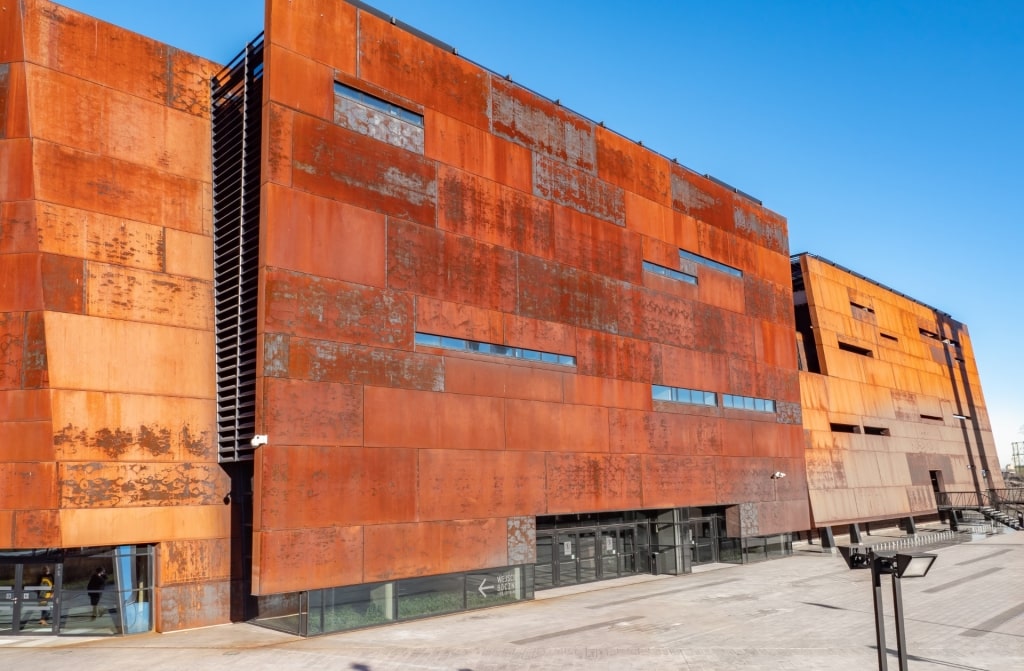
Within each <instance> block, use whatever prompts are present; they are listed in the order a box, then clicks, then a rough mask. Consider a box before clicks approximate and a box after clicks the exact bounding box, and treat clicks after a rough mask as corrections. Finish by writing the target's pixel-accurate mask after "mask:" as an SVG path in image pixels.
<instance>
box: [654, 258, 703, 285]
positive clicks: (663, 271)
mask: <svg viewBox="0 0 1024 671" xmlns="http://www.w3.org/2000/svg"><path fill="white" fill-rule="evenodd" d="M644 270H646V271H647V272H649V273H654V274H655V275H664V276H665V277H668V278H671V279H673V280H679V281H680V282H686V283H688V284H697V278H696V277H694V276H693V275H689V274H687V273H684V272H682V271H679V270H672V269H671V268H666V267H665V266H659V265H658V264H656V263H651V262H650V261H644Z"/></svg>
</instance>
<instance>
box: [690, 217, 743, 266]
mask: <svg viewBox="0 0 1024 671" xmlns="http://www.w3.org/2000/svg"><path fill="white" fill-rule="evenodd" d="M697 240H698V247H697V249H696V250H690V251H696V252H697V253H698V254H700V255H701V256H706V257H708V258H709V259H714V260H715V261H718V262H719V263H724V264H726V265H729V266H732V267H734V268H739V269H740V270H742V271H744V272H745V273H749V272H751V270H752V269H753V268H755V267H756V263H757V255H756V253H755V252H754V250H755V247H754V245H753V244H751V243H749V242H747V241H746V240H743V239H742V238H739V237H738V236H736V235H734V234H732V233H729V232H727V231H723V230H722V229H720V228H717V227H715V226H712V225H711V224H708V223H707V222H705V221H699V220H698V221H697Z"/></svg>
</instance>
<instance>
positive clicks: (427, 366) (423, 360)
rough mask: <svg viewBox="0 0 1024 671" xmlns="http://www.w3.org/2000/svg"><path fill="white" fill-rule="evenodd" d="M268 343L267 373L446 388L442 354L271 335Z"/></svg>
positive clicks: (321, 380)
mask: <svg viewBox="0 0 1024 671" xmlns="http://www.w3.org/2000/svg"><path fill="white" fill-rule="evenodd" d="M266 342H267V354H266V355H265V357H266V358H265V365H266V374H267V375H273V376H276V377H285V376H287V377H291V378H296V379H303V380H314V381H317V382H342V383H346V384H367V385H378V386H388V387H403V388H406V389H420V390H434V391H440V390H441V389H443V388H444V362H443V360H442V358H441V357H440V356H434V355H431V354H418V353H413V352H404V351H399V350H390V349H377V348H373V347H364V346H362V345H350V344H346V343H336V342H331V341H327V340H309V339H305V338H295V337H291V338H288V337H281V336H268V337H267V339H266Z"/></svg>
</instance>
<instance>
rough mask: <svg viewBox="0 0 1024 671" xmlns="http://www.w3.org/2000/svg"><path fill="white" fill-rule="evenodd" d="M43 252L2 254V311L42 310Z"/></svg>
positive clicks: (0, 280)
mask: <svg viewBox="0 0 1024 671" xmlns="http://www.w3.org/2000/svg"><path fill="white" fill-rule="evenodd" d="M41 265H42V255H41V254H31V253H30V254H3V255H0V312H15V311H20V310H41V309H42V308H43V305H44V301H43V287H42V282H41V269H40V266H41Z"/></svg>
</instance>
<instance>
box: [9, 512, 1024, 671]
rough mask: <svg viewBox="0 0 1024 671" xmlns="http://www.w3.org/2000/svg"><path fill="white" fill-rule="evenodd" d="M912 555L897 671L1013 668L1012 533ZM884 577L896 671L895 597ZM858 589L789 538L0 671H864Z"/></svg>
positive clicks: (1023, 559) (866, 629) (862, 583)
mask: <svg viewBox="0 0 1024 671" xmlns="http://www.w3.org/2000/svg"><path fill="white" fill-rule="evenodd" d="M921 533H922V534H927V533H930V532H929V531H928V530H923V531H922V532H921ZM837 540H840V539H837ZM883 540H885V539H884V538H882V537H880V536H871V537H868V538H867V539H866V541H867V542H869V543H871V542H879V541H883ZM923 549H927V550H928V551H933V552H935V553H936V554H937V555H938V559H937V560H936V562H935V564H934V566H933V568H932V570H931V572H930V573H929V574H928V575H927V576H926V577H925V578H922V579H914V580H906V579H905V580H903V603H904V611H905V620H906V630H907V644H908V645H907V647H908V650H909V668H910V669H913V670H915V671H925V670H942V671H949V670H951V669H958V670H962V671H1020V670H1024V533H1021V532H1012V531H1011V532H1008V533H1003V534H997V535H994V536H988V537H983V538H981V537H979V538H978V539H977V540H975V541H972V542H969V543H962V544H956V545H947V546H943V547H937V548H923ZM883 581H884V582H883V586H884V588H885V608H886V619H887V641H888V647H889V649H890V657H889V660H890V661H889V665H890V668H892V669H894V670H895V669H898V665H897V661H896V656H895V641H896V634H895V627H894V622H893V619H892V592H891V589H890V579H889V577H888V576H883ZM870 584H871V583H870V571H850V570H848V569H847V568H846V565H845V564H844V563H843V560H842V559H841V558H840V557H839V555H838V554H836V555H830V554H823V553H821V552H820V548H818V547H817V546H809V545H807V544H797V551H796V553H795V554H794V556H793V557H790V558H786V559H779V560H774V561H769V562H765V563H760V564H753V565H747V566H722V565H715V566H713V567H711V568H710V570H701V571H699V572H696V573H693V574H691V575H686V576H678V577H668V576H637V577H635V578H632V579H625V580H621V581H612V582H605V583H599V584H591V585H588V586H586V587H585V588H576V589H572V588H566V589H562V590H553V591H549V592H542V593H540V595H539V596H540V598H538V599H537V600H536V601H532V602H527V603H521V604H516V605H512V606H505V607H501V608H495V609H489V610H482V611H479V610H478V611H473V612H468V613H461V614H457V615H450V616H446V617H439V618H433V619H428V620H420V621H417V622H410V623H402V624H396V625H390V626H386V627H380V628H376V629H368V630H362V631H356V632H351V633H346V634H335V635H331V636H322V637H319V638H310V639H300V638H296V637H293V636H289V635H286V634H282V633H278V632H274V631H269V630H265V629H261V628H259V627H255V626H252V625H247V624H234V625H225V626H221V627H211V628H208V629H201V630H191V631H184V632H176V633H171V634H145V635H141V636H133V637H126V638H103V639H81V638H73V637H61V638H43V637H31V638H28V637H24V638H9V639H0V668H8V669H14V668H61V669H72V670H74V671H87V670H90V669H104V670H109V669H148V670H154V671H155V670H157V669H175V670H178V669H187V670H189V671H199V670H202V669H218V670H222V671H224V670H230V669H244V670H245V671H260V670H263V669H272V670H274V671H282V670H284V669H301V668H321V669H332V670H351V671H396V670H405V669H416V670H431V671H433V670H437V671H496V670H504V669H508V670H511V669H517V670H519V669H527V670H538V671H540V670H551V671H568V670H571V669H591V670H592V669H674V670H685V671H690V670H694V671H696V670H702V671H705V670H706V671H715V670H722V671H725V670H729V671H742V670H748V669H749V670H752V669H771V670H772V671H784V670H788V669H799V670H800V671H814V670H816V669H832V670H835V669H840V670H848V669H850V670H861V669H876V668H877V657H876V651H875V633H874V619H873V609H872V599H871V587H870Z"/></svg>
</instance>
